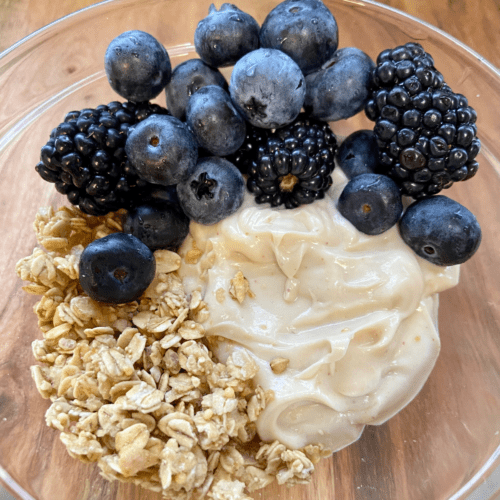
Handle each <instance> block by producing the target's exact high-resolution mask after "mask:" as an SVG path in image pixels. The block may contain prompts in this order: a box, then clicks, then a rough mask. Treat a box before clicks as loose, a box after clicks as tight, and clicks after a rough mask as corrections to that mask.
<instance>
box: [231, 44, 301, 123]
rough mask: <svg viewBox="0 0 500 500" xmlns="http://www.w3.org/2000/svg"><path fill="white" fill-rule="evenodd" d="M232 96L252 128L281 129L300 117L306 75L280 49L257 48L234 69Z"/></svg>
mask: <svg viewBox="0 0 500 500" xmlns="http://www.w3.org/2000/svg"><path fill="white" fill-rule="evenodd" d="M229 93H230V95H231V99H232V100H233V103H234V104H235V106H236V108H237V109H238V110H239V111H240V113H241V114H242V115H243V116H244V117H245V119H246V120H247V121H248V122H250V123H251V124H252V125H254V126H256V127H261V128H279V127H283V126H285V125H288V124H289V123H291V122H292V121H293V120H295V118H297V116H298V114H299V113H300V110H301V108H302V105H303V104H304V98H305V93H306V86H305V80H304V75H303V74H302V72H301V71H300V68H299V67H298V66H297V64H296V63H295V62H294V61H293V60H292V59H291V58H290V57H288V56H287V55H286V54H284V53H283V52H281V51H279V50H275V49H258V50H254V51H253V52H250V53H249V54H247V55H246V56H243V57H242V58H241V59H240V60H239V61H238V62H237V63H236V65H235V66H234V68H233V72H232V74H231V80H230V82H229Z"/></svg>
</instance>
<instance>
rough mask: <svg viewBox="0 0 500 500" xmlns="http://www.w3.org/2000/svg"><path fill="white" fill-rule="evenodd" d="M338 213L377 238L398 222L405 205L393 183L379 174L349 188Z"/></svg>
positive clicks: (359, 178) (360, 179) (356, 180)
mask: <svg viewBox="0 0 500 500" xmlns="http://www.w3.org/2000/svg"><path fill="white" fill-rule="evenodd" d="M338 209H339V212H340V213H341V214H342V215H343V216H344V217H345V218H346V219H347V220H348V221H349V222H351V223H352V225H353V226H354V227H356V229H358V230H359V231H361V232H362V233H365V234H369V235H376V234H381V233H383V232H385V231H387V230H388V229H390V228H391V227H393V226H394V225H395V224H396V223H397V222H398V220H399V219H400V217H401V214H402V212H403V204H402V201H401V194H400V192H399V189H398V187H397V185H396V183H395V182H394V181H393V180H392V179H390V178H389V177H386V176H384V175H379V174H361V175H358V176H356V177H354V178H353V179H351V180H350V181H349V182H348V183H347V184H346V186H345V188H344V190H343V191H342V194H341V195H340V197H339V201H338Z"/></svg>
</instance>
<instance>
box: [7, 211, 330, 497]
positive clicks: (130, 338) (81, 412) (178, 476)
mask: <svg viewBox="0 0 500 500" xmlns="http://www.w3.org/2000/svg"><path fill="white" fill-rule="evenodd" d="M34 227H35V232H36V236H37V240H38V242H39V243H40V245H42V246H43V247H44V248H35V249H34V251H33V253H32V255H31V256H29V257H26V258H24V259H22V260H20V261H19V262H18V264H17V266H16V271H17V273H18V275H19V276H20V278H21V279H23V280H25V281H28V282H30V284H28V285H26V286H25V287H24V289H25V291H26V292H28V293H30V294H36V295H41V296H42V298H41V300H40V301H39V302H38V303H37V304H36V306H35V312H36V314H37V316H38V322H39V326H40V329H41V331H42V333H43V339H40V340H35V341H34V342H33V353H34V356H35V358H36V360H37V361H38V362H39V364H37V365H35V366H33V367H32V376H33V379H34V380H35V383H36V387H37V389H38V391H39V392H40V394H41V395H42V397H44V398H46V399H50V400H51V401H52V404H51V406H50V408H49V409H48V410H47V413H46V422H47V425H49V426H51V427H53V428H55V429H57V430H59V431H60V438H61V441H62V442H63V443H64V444H65V446H66V448H67V450H68V452H69V454H70V455H71V456H72V457H75V458H78V459H80V460H82V461H84V462H97V464H98V466H99V468H100V469H101V473H102V475H103V476H104V477H106V478H107V479H109V480H114V479H118V480H121V481H128V482H132V483H135V484H138V485H141V486H142V487H144V488H147V489H150V490H153V491H156V492H161V493H162V495H163V496H164V497H166V498H175V499H179V500H190V499H201V498H204V497H206V498H209V499H213V500H240V499H248V498H249V497H248V496H247V495H246V493H245V491H249V492H252V491H254V490H256V489H259V488H263V487H265V486H267V485H268V484H270V483H271V482H273V481H274V480H275V479H276V480H277V481H278V483H279V484H287V485H293V484H296V483H304V482H307V481H308V480H309V479H310V477H311V474H312V472H313V470H314V463H316V462H317V461H319V459H320V458H321V457H323V456H326V455H328V451H326V450H323V449H322V448H321V447H320V446H312V445H311V446H308V447H307V448H305V449H303V450H289V449H287V448H286V447H285V446H284V445H282V444H280V443H279V442H274V443H262V442H260V441H259V439H258V436H257V435H256V427H255V421H256V419H257V418H258V416H259V414H260V413H261V412H262V410H263V409H264V408H265V407H266V405H267V404H268V403H269V402H270V401H271V400H272V398H273V394H272V391H264V390H263V389H262V388H261V387H258V386H257V387H255V386H254V384H253V382H252V379H253V377H254V376H255V374H256V372H257V365H256V364H255V362H254V361H253V359H252V357H251V356H250V355H249V354H248V353H247V352H246V351H238V352H237V353H235V354H233V355H232V356H231V357H229V359H228V360H227V362H226V363H225V364H223V363H219V362H218V361H217V359H215V357H214V355H213V354H212V352H211V351H210V349H209V347H208V343H206V341H205V339H204V335H205V332H204V328H203V325H202V323H203V322H204V321H205V320H206V319H207V318H208V314H209V312H208V310H207V307H206V304H205V303H204V302H203V301H202V299H201V295H200V293H199V292H194V293H193V294H192V295H190V296H187V295H186V294H185V292H184V289H183V286H182V282H181V280H180V278H179V277H178V275H177V273H176V270H177V269H178V268H179V267H180V265H181V258H180V257H179V255H177V254H176V253H173V252H170V251H167V250H158V251H156V252H155V258H156V262H157V269H156V276H155V279H154V280H153V282H152V283H151V285H150V286H149V288H148V289H147V290H146V292H145V293H144V294H143V296H142V298H141V300H140V301H138V302H132V303H129V304H125V305H119V306H115V305H107V304H103V303H98V302H94V301H93V300H92V299H90V298H89V297H88V296H86V295H85V294H84V293H83V292H82V290H81V288H80V286H79V283H78V262H79V257H80V255H81V252H82V251H83V249H84V247H85V246H86V245H87V244H89V243H90V242H91V241H93V240H95V239H97V238H101V237H104V236H106V235H108V234H110V233H112V232H116V231H120V230H121V229H122V227H121V214H120V213H111V214H109V215H107V216H104V217H93V216H89V215H86V214H83V213H82V212H81V211H79V210H78V209H77V208H75V207H63V208H60V209H59V210H57V211H54V210H53V209H52V208H44V209H41V210H40V211H39V213H38V214H37V216H36V220H35V223H34ZM236 288H237V287H236ZM246 293H249V292H248V290H246V289H245V294H246ZM236 296H237V298H242V297H243V296H244V294H243V295H242V297H238V294H236ZM279 361H280V362H281V360H279ZM281 364H283V363H282V362H281ZM278 365H279V363H278V364H277V369H281V365H279V366H278Z"/></svg>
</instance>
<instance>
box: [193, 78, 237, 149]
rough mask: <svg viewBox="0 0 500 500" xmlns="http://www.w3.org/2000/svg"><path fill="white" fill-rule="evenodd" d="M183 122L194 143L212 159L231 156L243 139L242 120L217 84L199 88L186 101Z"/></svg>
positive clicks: (227, 96) (225, 93)
mask: <svg viewBox="0 0 500 500" xmlns="http://www.w3.org/2000/svg"><path fill="white" fill-rule="evenodd" d="M186 122H187V124H188V125H189V126H190V127H191V130H192V131H193V133H194V135H195V137H196V140H197V141H198V144H199V145H200V146H201V147H202V148H204V149H206V150H207V151H209V152H210V153H211V154H212V155H215V156H226V155H230V154H232V153H234V152H235V151H236V150H238V149H239V147H240V146H241V145H242V144H243V141H244V140H245V135H246V125H245V119H244V118H243V116H241V114H240V113H239V111H238V110H237V109H236V108H235V107H234V105H233V103H232V101H231V97H229V94H228V93H227V92H226V91H225V90H224V89H221V88H220V87H218V86H217V85H208V86H207V87H203V88H202V89H200V90H199V91H198V92H196V94H194V95H193V96H192V97H191V99H189V103H188V107H187V110H186Z"/></svg>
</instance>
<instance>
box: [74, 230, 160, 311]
mask: <svg viewBox="0 0 500 500" xmlns="http://www.w3.org/2000/svg"><path fill="white" fill-rule="evenodd" d="M155 269H156V263H155V258H154V255H153V253H152V252H151V250H150V249H149V248H148V247H147V246H146V245H145V244H144V243H142V242H141V241H140V240H139V239H137V238H136V237H135V236H132V235H131V234H125V233H113V234H110V235H108V236H105V237H104V238H100V239H98V240H94V241H93V242H92V243H90V244H89V245H87V246H86V247H85V249H84V251H83V252H82V255H81V257H80V268H79V274H80V285H81V287H82V288H83V291H84V292H85V293H86V294H87V295H88V296H89V297H90V298H92V299H94V300H97V301H99V302H108V303H112V304H124V303H126V302H131V301H133V300H137V299H138V298H139V297H140V296H141V295H142V294H143V292H144V290H146V288H147V287H148V286H149V284H150V283H151V281H153V278H154V276H155Z"/></svg>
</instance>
